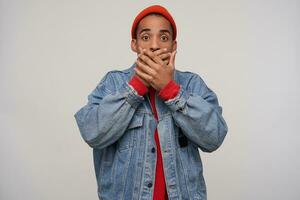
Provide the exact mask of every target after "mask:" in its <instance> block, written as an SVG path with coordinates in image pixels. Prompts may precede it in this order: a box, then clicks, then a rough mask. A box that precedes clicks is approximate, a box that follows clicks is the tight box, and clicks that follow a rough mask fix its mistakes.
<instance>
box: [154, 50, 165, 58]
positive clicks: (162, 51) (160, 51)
mask: <svg viewBox="0 0 300 200" xmlns="http://www.w3.org/2000/svg"><path fill="white" fill-rule="evenodd" d="M166 52H167V48H162V49H159V50H156V51H154V54H155V55H157V56H159V55H161V54H163V53H166Z"/></svg>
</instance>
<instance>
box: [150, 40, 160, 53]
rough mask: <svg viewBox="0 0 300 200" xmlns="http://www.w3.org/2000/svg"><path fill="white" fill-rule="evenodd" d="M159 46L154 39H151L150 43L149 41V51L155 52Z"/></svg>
mask: <svg viewBox="0 0 300 200" xmlns="http://www.w3.org/2000/svg"><path fill="white" fill-rule="evenodd" d="M159 49H160V48H159V44H158V41H157V39H156V38H153V39H152V41H151V46H150V50H151V51H153V52H154V51H156V50H159Z"/></svg>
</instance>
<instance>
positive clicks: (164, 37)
mask: <svg viewBox="0 0 300 200" xmlns="http://www.w3.org/2000/svg"><path fill="white" fill-rule="evenodd" d="M160 38H161V40H162V41H164V42H165V41H168V40H169V38H168V36H166V35H162V36H161V37H160Z"/></svg>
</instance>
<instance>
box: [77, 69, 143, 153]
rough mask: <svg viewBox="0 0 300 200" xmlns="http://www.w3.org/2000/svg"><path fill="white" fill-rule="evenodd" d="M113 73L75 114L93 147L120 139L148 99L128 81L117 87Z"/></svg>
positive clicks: (84, 136) (84, 137)
mask: <svg viewBox="0 0 300 200" xmlns="http://www.w3.org/2000/svg"><path fill="white" fill-rule="evenodd" d="M113 75H114V74H113V72H109V73H108V74H106V75H105V77H104V78H103V79H102V80H101V81H100V83H99V84H98V85H97V87H96V88H95V89H94V90H93V91H92V93H91V94H90V95H89V96H88V103H87V105H85V106H84V107H82V108H81V109H80V110H79V111H77V112H76V113H75V115H74V117H75V119H76V122H77V125H78V127H79V131H80V134H81V136H82V138H83V139H84V140H85V142H86V143H88V144H89V146H91V147H93V148H99V149H101V148H105V147H107V146H109V145H111V144H113V143H114V142H116V141H117V140H118V139H119V138H120V137H121V136H122V135H123V134H124V132H125V130H126V128H127V127H128V125H129V123H130V121H131V119H132V117H133V115H134V113H135V110H136V108H137V107H138V105H139V104H140V103H141V102H142V101H143V100H144V97H142V96H140V95H138V94H137V92H136V91H135V90H134V89H133V87H132V86H130V85H129V84H128V82H126V81H123V82H122V83H121V84H118V85H121V86H120V87H119V88H117V87H116V85H117V84H115V81H116V80H117V78H116V77H113Z"/></svg>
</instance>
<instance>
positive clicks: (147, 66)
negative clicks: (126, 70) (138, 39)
mask: <svg viewBox="0 0 300 200" xmlns="http://www.w3.org/2000/svg"><path fill="white" fill-rule="evenodd" d="M176 52H177V51H173V52H172V53H169V54H170V61H169V63H168V64H167V63H166V62H164V61H163V60H162V59H161V58H160V57H159V56H158V55H156V54H155V52H152V51H150V50H143V53H141V54H139V58H138V59H137V60H136V64H137V65H136V66H137V67H136V68H134V70H135V72H136V74H137V75H138V76H139V77H140V78H141V79H143V80H144V81H147V82H148V83H149V84H150V85H151V86H152V87H153V88H154V89H155V90H157V91H159V90H161V89H162V88H164V87H165V86H166V85H167V84H168V83H169V81H170V80H173V79H174V71H175V55H176Z"/></svg>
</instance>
